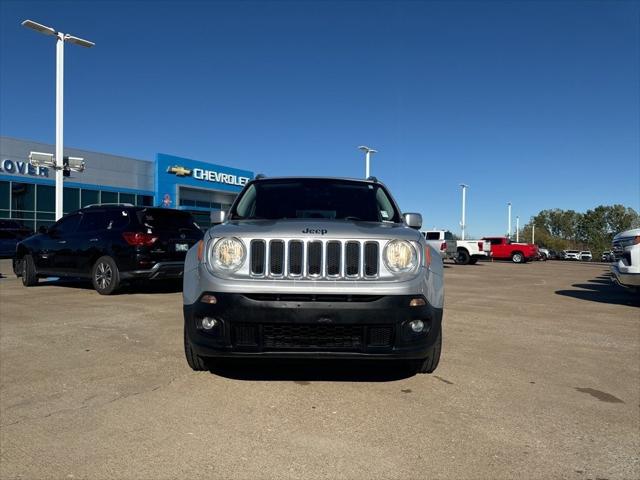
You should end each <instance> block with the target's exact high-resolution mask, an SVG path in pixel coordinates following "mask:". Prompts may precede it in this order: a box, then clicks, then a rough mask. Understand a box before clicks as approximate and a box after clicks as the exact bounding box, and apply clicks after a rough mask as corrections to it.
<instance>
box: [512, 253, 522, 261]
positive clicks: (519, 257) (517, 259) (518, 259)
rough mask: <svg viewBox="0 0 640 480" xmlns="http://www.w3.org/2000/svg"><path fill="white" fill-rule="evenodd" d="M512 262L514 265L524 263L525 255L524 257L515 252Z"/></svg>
mask: <svg viewBox="0 0 640 480" xmlns="http://www.w3.org/2000/svg"><path fill="white" fill-rule="evenodd" d="M511 261H512V262H513V263H524V255H522V253H520V252H515V253H514V254H513V255H511Z"/></svg>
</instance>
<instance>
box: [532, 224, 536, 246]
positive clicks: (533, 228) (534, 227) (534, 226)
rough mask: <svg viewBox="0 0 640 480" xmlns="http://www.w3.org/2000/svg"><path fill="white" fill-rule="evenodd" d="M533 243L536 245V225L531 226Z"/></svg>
mask: <svg viewBox="0 0 640 480" xmlns="http://www.w3.org/2000/svg"><path fill="white" fill-rule="evenodd" d="M531 243H536V224H535V223H532V224H531Z"/></svg>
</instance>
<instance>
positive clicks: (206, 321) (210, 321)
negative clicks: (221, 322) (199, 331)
mask: <svg viewBox="0 0 640 480" xmlns="http://www.w3.org/2000/svg"><path fill="white" fill-rule="evenodd" d="M217 326H218V320H216V319H215V318H211V317H204V318H203V319H202V328H204V329H205V330H211V329H212V328H214V327H217Z"/></svg>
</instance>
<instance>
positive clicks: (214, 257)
mask: <svg viewBox="0 0 640 480" xmlns="http://www.w3.org/2000/svg"><path fill="white" fill-rule="evenodd" d="M245 256H246V249H245V248H244V244H243V243H242V242H241V241H240V240H238V239H237V238H235V237H227V238H221V239H220V240H218V241H217V242H216V243H215V244H214V245H213V250H212V252H211V263H212V264H213V267H214V268H217V269H219V270H225V271H231V272H233V271H235V270H237V269H239V268H240V267H241V266H242V264H243V263H244V259H245Z"/></svg>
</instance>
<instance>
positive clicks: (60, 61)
mask: <svg viewBox="0 0 640 480" xmlns="http://www.w3.org/2000/svg"><path fill="white" fill-rule="evenodd" d="M22 26H23V27H27V28H30V29H32V30H35V31H36V32H39V33H42V34H44V35H51V36H55V37H56V154H55V170H56V220H58V219H60V217H62V212H63V209H62V198H63V188H64V183H63V178H64V177H63V168H64V147H63V131H64V130H63V127H64V43H65V42H70V43H75V44H76V45H79V46H81V47H85V48H91V47H93V46H94V45H95V43H93V42H90V41H88V40H84V39H82V38H78V37H74V36H73V35H69V34H65V33H62V32H58V31H57V30H55V29H54V28H51V27H47V26H46V25H42V24H40V23H37V22H34V21H32V20H25V21H24V22H22Z"/></svg>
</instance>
